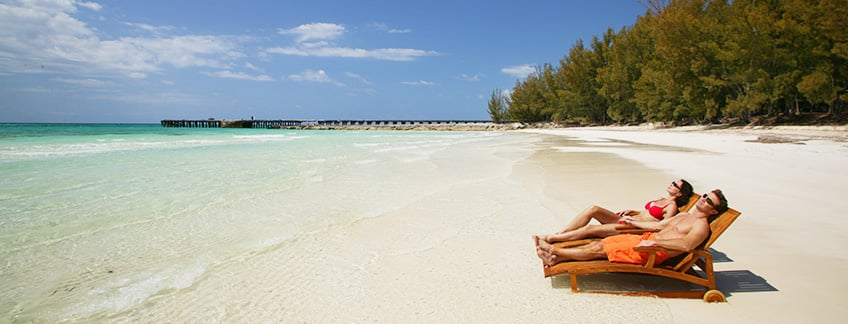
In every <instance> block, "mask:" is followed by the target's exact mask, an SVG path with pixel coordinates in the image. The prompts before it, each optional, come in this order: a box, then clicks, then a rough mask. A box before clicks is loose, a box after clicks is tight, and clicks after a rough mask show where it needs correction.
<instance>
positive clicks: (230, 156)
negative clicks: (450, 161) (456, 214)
mask: <svg viewBox="0 0 848 324" xmlns="http://www.w3.org/2000/svg"><path fill="white" fill-rule="evenodd" d="M535 138H536V137H535V136H532V135H526V134H504V133H495V132H483V133H478V132H381V131H362V132H353V131H299V130H255V129H174V128H162V127H161V126H159V125H69V124H68V125H66V124H47V125H37V124H0V260H3V262H2V264H0V276H2V278H3V280H2V281H0V316H1V317H2V318H4V319H5V320H2V321H6V320H12V321H29V320H36V321H57V320H63V319H83V320H84V319H86V318H88V319H93V318H104V317H106V316H109V315H110V314H118V313H126V312H132V311H133V309H137V308H141V307H145V305H147V304H149V303H151V301H152V300H155V299H156V298H157V297H162V296H168V295H174V294H180V293H183V292H185V291H190V290H191V289H192V287H193V286H194V285H196V284H197V283H198V282H199V281H202V280H204V279H206V278H209V277H210V276H215V275H218V274H215V273H214V269H217V268H220V265H222V264H228V263H233V262H238V261H239V260H242V259H244V258H246V257H248V256H251V255H255V254H257V253H263V251H267V250H269V249H275V248H279V247H280V246H283V245H285V244H287V243H289V242H291V241H292V240H294V239H296V238H298V237H301V236H303V235H305V234H309V233H316V232H321V231H324V230H326V229H327V228H333V227H339V226H344V225H345V224H350V223H355V222H358V221H361V220H363V219H369V218H373V217H378V216H380V215H384V214H386V213H388V212H390V211H392V210H397V209H399V208H401V207H403V206H407V205H409V204H411V203H414V202H415V201H417V200H419V199H421V197H423V196H426V195H428V194H432V193H433V192H436V191H438V190H439V188H440V186H447V185H450V182H451V181H454V180H455V179H462V178H463V176H469V175H464V174H463V173H462V172H461V171H459V172H458V171H457V170H456V169H450V170H448V169H443V168H441V169H440V163H441V162H440V161H439V153H440V152H442V151H445V150H451V151H455V152H457V153H455V154H454V155H453V156H457V154H469V156H468V158H469V159H470V160H472V161H473V160H475V159H477V157H475V156H472V155H473V154H478V155H479V154H483V153H486V152H489V151H486V150H485V149H483V150H481V151H479V152H476V151H474V150H471V148H477V149H479V148H481V147H482V148H486V147H487V146H496V145H503V144H504V142H510V143H512V144H515V145H526V144H530V143H532V142H533V141H534V140H535ZM512 144H510V145H512ZM462 152H466V153H462ZM481 152H482V153H481ZM489 153H490V152H489ZM440 170H443V171H440Z"/></svg>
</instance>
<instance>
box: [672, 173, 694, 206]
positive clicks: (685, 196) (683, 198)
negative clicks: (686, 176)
mask: <svg viewBox="0 0 848 324" xmlns="http://www.w3.org/2000/svg"><path fill="white" fill-rule="evenodd" d="M680 182H682V183H683V185H682V186H680V196H679V197H677V198H675V199H674V203H675V204H677V207H681V206H685V205H686V204H688V203H689V198H690V197H692V192H693V191H694V189H692V184H690V183H689V182H688V181H686V180H683V179H680Z"/></svg>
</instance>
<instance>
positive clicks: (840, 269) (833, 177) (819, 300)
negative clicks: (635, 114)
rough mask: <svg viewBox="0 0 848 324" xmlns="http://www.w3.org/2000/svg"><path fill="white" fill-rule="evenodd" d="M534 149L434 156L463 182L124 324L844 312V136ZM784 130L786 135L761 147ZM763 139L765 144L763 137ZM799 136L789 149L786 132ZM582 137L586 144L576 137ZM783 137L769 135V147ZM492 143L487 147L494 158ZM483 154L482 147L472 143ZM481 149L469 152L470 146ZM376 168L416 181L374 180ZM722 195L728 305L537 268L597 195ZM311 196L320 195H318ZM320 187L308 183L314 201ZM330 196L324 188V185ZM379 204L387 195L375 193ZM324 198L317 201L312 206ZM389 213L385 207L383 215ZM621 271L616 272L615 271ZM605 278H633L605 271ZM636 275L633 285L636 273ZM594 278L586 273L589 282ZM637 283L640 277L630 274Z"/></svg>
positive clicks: (612, 198)
mask: <svg viewBox="0 0 848 324" xmlns="http://www.w3.org/2000/svg"><path fill="white" fill-rule="evenodd" d="M523 132H530V133H538V134H546V135H550V136H543V138H542V140H541V141H537V142H536V143H535V144H532V145H531V146H532V147H513V146H509V147H507V146H504V147H496V148H486V147H484V148H480V150H484V151H485V150H490V151H491V152H493V153H492V154H491V155H489V156H488V157H487V158H485V159H479V158H476V159H470V158H468V157H467V156H466V155H465V154H463V153H462V152H456V151H453V152H447V153H446V154H444V155H438V156H436V158H435V159H434V160H433V161H435V162H434V163H436V164H438V169H439V170H440V171H439V172H440V174H441V175H442V176H444V175H446V174H447V175H449V176H451V177H452V178H453V179H455V180H454V181H451V182H437V183H429V182H427V180H426V179H423V178H422V179H418V178H414V177H413V178H410V179H406V180H409V181H404V182H397V183H393V184H392V185H393V186H394V187H392V188H385V189H386V191H387V192H391V191H403V190H406V189H409V188H408V187H407V186H417V185H420V184H422V183H423V184H426V185H428V186H434V187H433V188H432V191H431V194H429V195H427V196H425V197H421V198H419V199H417V200H416V201H413V202H412V203H409V204H404V205H403V207H401V208H399V209H394V210H388V211H382V212H380V213H378V214H379V215H378V216H375V217H373V218H369V219H365V220H360V221H357V222H355V223H352V224H348V225H346V226H344V227H343V228H330V229H329V230H326V231H320V232H316V233H314V234H310V235H304V236H300V237H298V238H297V239H296V240H295V241H294V242H291V244H288V245H287V246H286V247H285V248H275V249H269V250H267V251H263V252H258V253H256V254H253V255H246V256H243V257H241V258H240V259H239V260H237V261H238V262H233V263H230V264H225V265H220V266H219V268H218V269H211V270H213V271H210V273H213V274H214V275H213V276H210V277H207V278H204V279H203V280H201V281H199V282H198V283H197V284H195V285H194V286H192V287H190V288H188V289H186V290H187V291H185V292H181V293H179V294H163V295H162V296H155V297H153V298H152V299H151V300H150V301H149V302H148V303H146V306H145V307H143V308H136V309H133V310H131V311H129V312H125V313H120V314H114V315H113V316H110V318H109V319H111V320H115V321H128V322H138V321H142V322H167V321H175V320H176V321H191V322H390V323H391V322H400V321H404V322H428V323H429V322H464V323H467V322H473V323H479V322H501V323H504V322H527V321H530V322H545V321H553V322H568V323H575V322H576V323H585V322H630V323H639V322H674V323H707V322H710V323H712V322H723V321H732V322H748V323H760V322H784V323H794V322H807V321H814V322H841V321H843V320H844V315H845V314H846V311H845V308H844V307H843V305H842V302H841V300H842V299H841V297H840V296H841V295H842V292H843V291H844V289H843V288H846V286H848V284H846V283H848V281H846V280H845V279H844V277H843V276H842V274H843V273H845V272H846V271H848V253H845V252H843V250H842V248H841V247H842V246H844V245H846V243H848V238H846V236H845V235H844V234H840V233H841V230H842V228H843V227H844V226H843V225H845V224H846V221H845V218H844V217H842V215H841V213H840V212H841V211H843V210H846V209H848V208H846V207H848V202H846V200H845V199H844V197H843V196H844V194H845V193H846V190H845V189H844V188H845V183H848V172H845V171H846V168H847V167H846V166H848V142H846V140H848V132H846V130H845V129H844V128H821V129H819V128H806V129H802V128H797V129H796V128H793V129H768V130H743V129H738V130H719V131H709V130H702V129H691V128H683V129H680V128H679V129H672V130H650V129H645V128H579V129H547V130H525V131H523ZM760 136H772V137H771V138H773V139H774V138H777V137H778V136H779V137H780V138H781V139H784V140H783V141H778V142H786V143H763V142H755V141H752V140H756V139H757V138H758V137H760ZM761 139H762V138H761ZM787 139H788V140H791V141H786V140H787ZM575 141H576V142H575ZM771 142H774V140H772V141H771ZM486 152H489V151H486ZM472 155H473V156H478V155H480V154H479V152H474V154H472ZM469 156H470V155H469ZM368 176H369V177H374V178H375V179H379V178H380V177H390V176H398V177H402V176H404V175H368ZM681 177H683V178H685V179H687V180H689V181H690V182H691V183H692V184H693V185H694V186H695V189H696V191H697V192H705V191H707V190H711V189H714V188H720V189H722V190H723V191H724V192H725V194H726V195H727V197H728V200H729V202H730V206H731V207H733V208H735V209H737V210H739V211H741V212H742V216H741V218H740V219H739V220H737V222H736V223H735V224H734V225H733V226H731V227H730V228H729V229H728V230H727V232H725V233H724V235H723V236H722V237H721V238H720V239H719V241H717V243H716V244H715V245H714V246H713V248H714V249H715V250H716V251H718V252H720V253H721V254H723V256H724V257H722V258H720V259H721V260H720V261H719V262H717V263H716V270H717V271H718V276H719V278H718V281H719V288H720V289H721V290H723V291H724V292H725V293H726V294H727V295H728V302H727V303H722V304H707V303H704V302H703V301H701V300H697V299H660V298H653V297H626V296H613V295H599V294H574V293H572V292H571V291H570V288H569V286H568V283H567V280H566V279H564V278H556V279H554V280H551V279H546V278H544V277H543V271H542V266H541V264H540V261H539V259H538V258H537V257H536V255H535V253H534V248H533V243H532V241H531V235H532V234H535V233H550V232H553V231H555V230H558V229H559V228H561V227H562V226H564V225H565V224H566V223H567V221H568V220H569V219H570V218H571V217H572V216H573V215H575V214H576V213H577V212H579V211H580V210H582V209H583V208H586V207H588V206H590V205H592V204H599V205H602V206H605V207H608V208H610V209H613V210H621V209H626V208H629V209H634V208H639V207H640V206H642V205H643V204H644V203H645V201H647V200H650V199H655V198H657V197H659V196H661V195H664V194H665V193H664V188H665V187H666V186H667V184H668V183H669V182H670V181H671V180H672V179H677V178H681ZM316 190H321V188H318V189H316ZM307 194H308V193H307ZM314 195H315V196H320V193H319V192H316V193H314ZM380 199H385V197H383V198H380ZM316 202H317V201H316ZM376 207H377V206H375V208H376ZM607 279H609V280H607ZM596 281H597V282H596V283H595V284H601V285H612V286H613V287H614V286H615V285H618V284H619V283H620V282H621V283H622V284H634V282H633V278H629V279H628V278H624V279H621V278H598V280H596ZM628 281H629V282H628ZM589 283H590V284H591V283H592V282H589ZM635 284H639V282H638V281H637V282H635Z"/></svg>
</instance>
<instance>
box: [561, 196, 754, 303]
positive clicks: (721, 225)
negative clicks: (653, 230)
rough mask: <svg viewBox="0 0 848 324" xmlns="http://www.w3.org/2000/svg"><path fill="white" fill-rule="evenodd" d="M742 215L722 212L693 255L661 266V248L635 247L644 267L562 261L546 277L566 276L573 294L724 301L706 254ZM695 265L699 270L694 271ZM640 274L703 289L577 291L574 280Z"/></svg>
mask: <svg viewBox="0 0 848 324" xmlns="http://www.w3.org/2000/svg"><path fill="white" fill-rule="evenodd" d="M740 214H741V213H740V212H738V211H736V210H735V209H732V208H731V209H728V210H727V211H725V212H724V213H722V214H720V215H718V216H716V217H715V219H713V220H712V221H711V222H710V231H711V232H710V236H709V237H708V238H707V239H706V240H705V241H704V243H702V244H701V245H700V246H698V247H697V248H695V249H694V250H692V252H689V253H684V254H682V255H680V256H677V257H674V258H671V259H669V260H666V262H664V263H663V264H654V258H655V257H656V251H660V250H662V248H660V247H638V248H635V250H636V251H639V252H648V253H649V257H648V262H647V264H645V265H639V264H627V263H616V262H610V261H607V260H594V261H572V262H562V263H558V264H556V265H553V266H550V267H545V277H550V276H554V275H559V274H565V273H568V274H569V275H570V276H571V291H572V292H575V293H577V292H594V293H611V294H620V295H636V296H659V297H671V298H703V299H704V301H707V302H724V301H726V300H725V296H724V294H722V293H721V292H720V291H718V290H715V288H716V282H715V274H714V272H713V257H712V255H711V254H710V252H709V248H710V246H712V244H713V243H714V242H715V240H716V239H718V237H719V236H720V235H721V234H722V233H723V232H724V230H725V229H727V227H729V226H730V224H732V223H733V221H735V220H736V218H737V217H739V215H740ZM591 241H592V239H586V240H578V241H571V242H563V243H557V244H556V246H558V247H573V246H579V245H582V244H586V243H589V242H591ZM695 266H697V267H698V268H699V269H700V270H701V271H700V272H698V271H695V268H694V267H695ZM612 272H621V273H641V274H648V275H655V276H661V277H666V278H673V279H677V280H682V281H685V282H689V283H692V284H696V285H699V286H702V287H704V288H706V289H705V291H702V290H695V291H692V290H687V291H636V292H633V291H592V290H587V291H583V290H580V289H579V286H578V282H577V278H578V276H580V275H583V274H590V273H612Z"/></svg>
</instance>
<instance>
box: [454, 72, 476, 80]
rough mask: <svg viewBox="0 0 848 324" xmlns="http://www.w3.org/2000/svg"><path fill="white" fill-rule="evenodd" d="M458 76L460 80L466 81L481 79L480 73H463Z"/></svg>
mask: <svg viewBox="0 0 848 324" xmlns="http://www.w3.org/2000/svg"><path fill="white" fill-rule="evenodd" d="M456 78H457V79H460V80H465V81H480V75H479V74H475V75H468V74H465V73H463V74H460V75H458V76H457V77H456Z"/></svg>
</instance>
